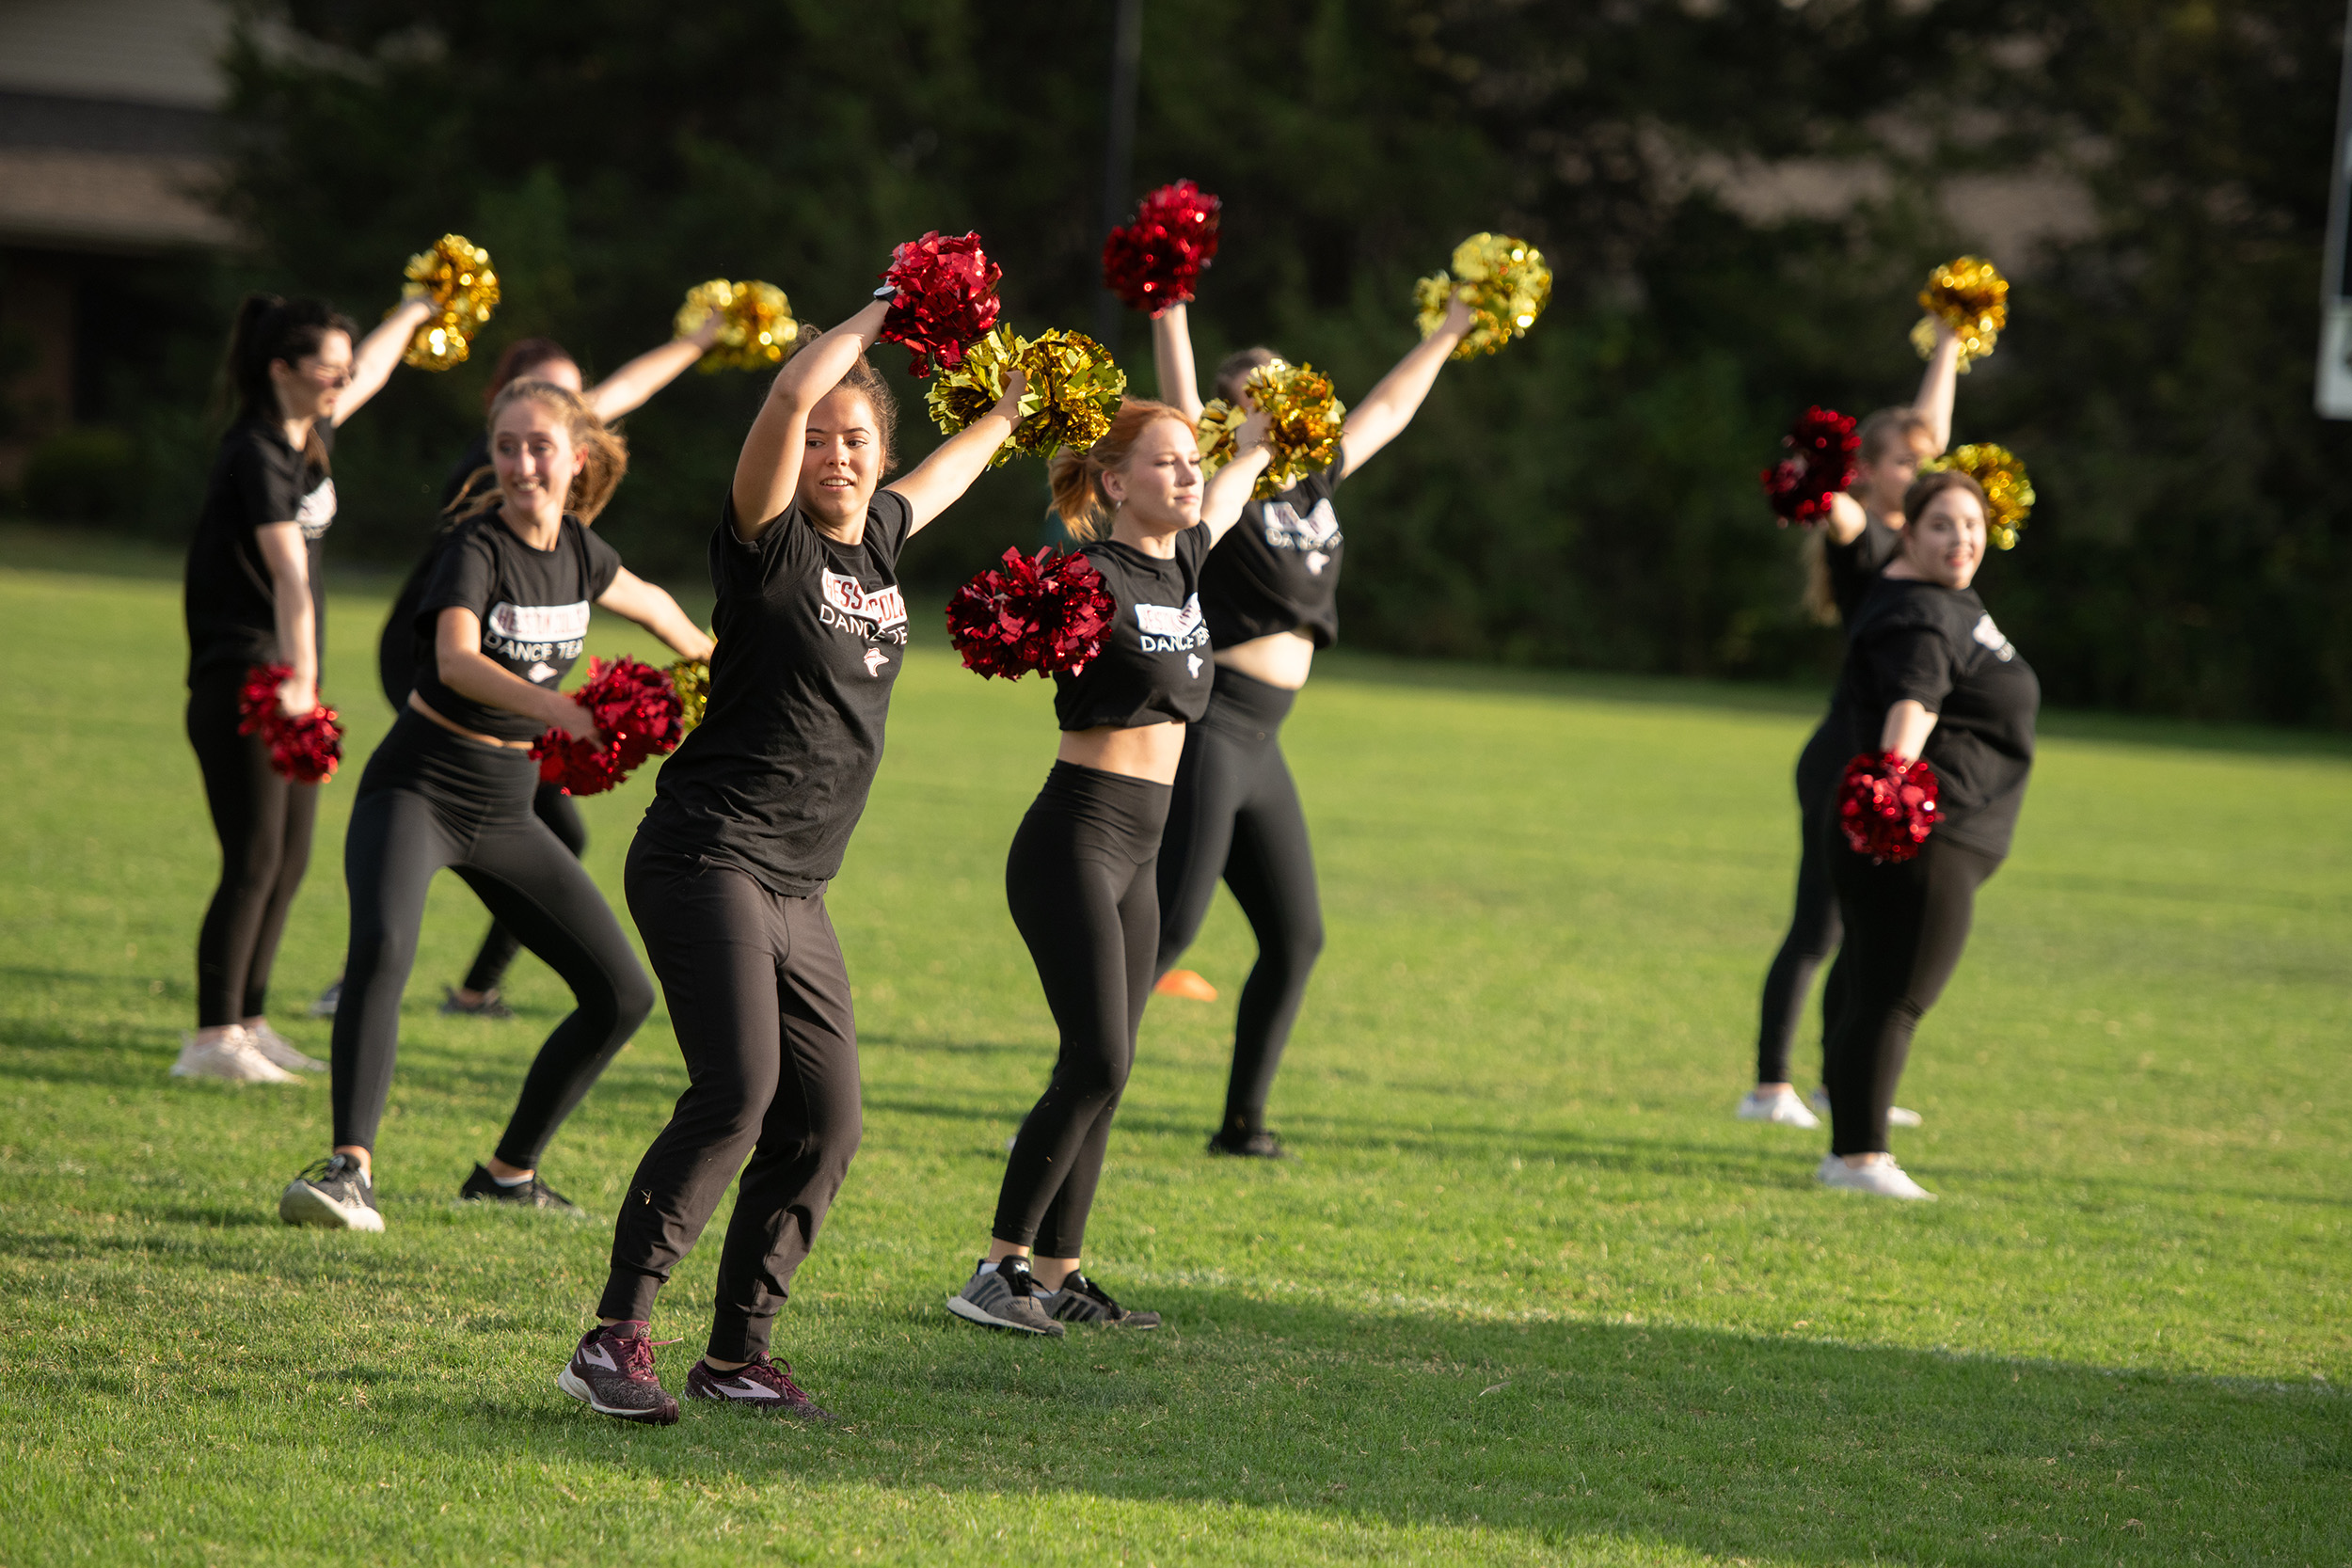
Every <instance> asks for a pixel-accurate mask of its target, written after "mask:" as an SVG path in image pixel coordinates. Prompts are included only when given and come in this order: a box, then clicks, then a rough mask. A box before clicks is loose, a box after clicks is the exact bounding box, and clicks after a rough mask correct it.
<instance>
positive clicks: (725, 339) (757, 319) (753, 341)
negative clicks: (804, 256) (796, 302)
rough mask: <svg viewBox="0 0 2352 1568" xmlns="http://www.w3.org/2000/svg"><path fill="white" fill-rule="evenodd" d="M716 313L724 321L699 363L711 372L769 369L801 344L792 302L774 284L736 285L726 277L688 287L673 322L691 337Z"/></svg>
mask: <svg viewBox="0 0 2352 1568" xmlns="http://www.w3.org/2000/svg"><path fill="white" fill-rule="evenodd" d="M714 313H715V314H717V315H718V316H720V317H721V318H722V319H723V324H724V325H722V326H721V327H720V328H719V335H718V336H717V337H716V338H713V339H712V340H711V341H710V346H709V347H708V348H707V349H705V350H704V351H703V356H702V357H701V358H700V359H698V360H696V361H695V364H696V365H698V366H700V367H701V369H702V370H703V371H704V372H706V373H708V372H717V371H758V370H765V369H767V368H768V367H769V366H771V365H781V364H783V363H784V362H785V361H786V360H787V359H789V358H791V357H792V351H793V350H795V349H797V348H799V347H800V346H801V324H800V323H799V322H796V321H794V320H793V319H792V302H791V301H790V300H788V299H787V298H785V297H784V291H783V290H782V289H779V288H777V287H776V286H775V285H774V284H773V283H762V282H759V281H757V280H756V279H754V280H751V281H747V282H742V283H732V282H729V281H728V280H727V279H725V278H723V277H714V278H712V279H711V280H710V281H709V282H707V283H697V284H695V285H694V286H693V287H692V288H691V289H689V290H687V291H686V303H685V304H683V305H681V306H679V307H678V308H677V317H676V319H675V321H674V322H673V323H672V326H673V328H674V329H675V332H676V333H677V335H678V336H679V337H681V338H688V337H691V336H692V335H693V334H694V333H696V332H697V331H699V330H701V328H702V325H703V323H705V322H707V321H708V320H709V319H710V317H711V316H712V315H713V314H714Z"/></svg>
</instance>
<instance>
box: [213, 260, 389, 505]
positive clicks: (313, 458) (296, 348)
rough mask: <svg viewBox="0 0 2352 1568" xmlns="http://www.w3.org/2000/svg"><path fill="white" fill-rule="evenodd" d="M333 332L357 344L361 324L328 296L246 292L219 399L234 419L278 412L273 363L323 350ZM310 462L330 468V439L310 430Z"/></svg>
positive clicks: (242, 421)
mask: <svg viewBox="0 0 2352 1568" xmlns="http://www.w3.org/2000/svg"><path fill="white" fill-rule="evenodd" d="M329 332H340V333H342V335H343V336H344V337H346V338H349V339H351V340H352V341H353V342H354V343H355V344H356V343H357V342H358V337H359V328H358V325H355V324H354V323H353V321H352V319H351V318H350V317H349V316H346V315H344V314H343V313H342V311H340V310H338V309H335V308H334V307H333V306H331V305H329V304H327V303H326V301H325V300H318V299H281V298H279V297H278V295H276V294H262V293H253V294H247V295H246V296H245V298H244V299H242V300H240V301H238V303H237V314H236V317H235V319H234V321H233V322H232V323H231V324H230V328H229V350H228V352H227V353H226V354H225V355H223V356H222V357H221V363H220V383H219V385H220V391H221V393H222V394H223V396H222V398H221V399H220V401H222V402H225V403H228V404H230V405H231V406H232V407H233V408H234V409H235V411H236V416H235V417H236V422H237V423H239V424H247V423H250V422H252V421H254V420H275V419H278V418H279V417H280V413H281V410H280V409H279V407H278V388H276V387H275V386H274V385H272V384H271V382H270V378H269V368H270V366H271V365H273V364H275V363H276V362H277V361H278V360H280V359H282V360H284V361H285V362H286V363H287V364H288V365H289V366H291V365H293V364H294V361H296V360H297V359H303V358H307V357H309V356H310V355H313V354H316V353H317V352H318V351H319V344H321V343H322V342H324V341H326V335H327V334H328V333H329ZM302 454H303V456H304V457H305V458H306V459H307V460H308V462H309V466H310V467H311V468H312V469H314V470H316V471H317V472H320V473H325V472H326V442H325V441H323V440H321V439H320V438H319V436H318V432H317V431H315V430H313V431H312V432H311V433H310V444H309V445H307V446H306V447H304V448H303V453H302Z"/></svg>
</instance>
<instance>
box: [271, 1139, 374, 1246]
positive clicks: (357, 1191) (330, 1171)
mask: <svg viewBox="0 0 2352 1568" xmlns="http://www.w3.org/2000/svg"><path fill="white" fill-rule="evenodd" d="M278 1218H279V1219H281V1220H284V1221H285V1222H286V1223H287V1224H288V1225H315V1226H320V1227H325V1228H326V1229H328V1230H381V1229H383V1228H384V1216H383V1215H382V1214H381V1213H379V1212H377V1211H376V1207H375V1186H374V1184H373V1182H371V1181H370V1180H368V1173H367V1171H366V1169H365V1168H364V1167H362V1166H361V1165H360V1164H359V1162H358V1161H357V1160H355V1159H353V1158H352V1157H351V1156H350V1155H348V1154H330V1155H328V1156H327V1157H326V1159H324V1160H321V1161H320V1162H319V1163H318V1164H314V1165H311V1166H310V1167H309V1168H308V1169H306V1170H305V1171H303V1173H302V1174H301V1175H300V1176H297V1177H295V1178H294V1180H292V1181H289V1182H287V1183H286V1190H285V1191H284V1192H282V1193H280V1194H278Z"/></svg>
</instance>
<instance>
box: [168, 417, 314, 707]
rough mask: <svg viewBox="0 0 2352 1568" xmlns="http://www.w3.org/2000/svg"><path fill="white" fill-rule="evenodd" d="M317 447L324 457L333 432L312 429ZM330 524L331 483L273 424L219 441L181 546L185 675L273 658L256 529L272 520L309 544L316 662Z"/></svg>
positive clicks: (242, 429) (269, 595)
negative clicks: (192, 534) (296, 529)
mask: <svg viewBox="0 0 2352 1568" xmlns="http://www.w3.org/2000/svg"><path fill="white" fill-rule="evenodd" d="M314 428H315V430H316V431H317V435H318V440H319V445H320V447H321V449H322V450H323V451H333V450H334V445H335V431H334V427H333V426H331V425H329V424H327V423H326V421H324V420H322V421H320V422H319V424H318V425H316V426H315V427H314ZM334 521H335V481H334V480H333V479H332V478H330V477H329V476H328V474H327V472H326V469H325V468H323V467H321V468H313V467H310V463H309V461H308V460H307V459H306V458H305V457H304V456H303V454H302V453H301V452H299V451H295V450H294V448H292V447H290V446H288V445H287V444H286V432H285V427H284V426H283V425H281V424H279V423H278V421H276V420H252V421H249V422H246V423H243V424H239V425H238V426H236V428H234V429H233V430H231V431H230V432H229V434H228V435H226V436H222V437H221V441H220V452H219V454H218V455H217V456H215V458H214V459H213V472H212V477H211V478H210V479H208V480H207V481H206V482H205V485H204V507H203V510H202V511H201V512H199V514H198V515H197V519H196V539H195V541H194V542H193V543H192V544H190V545H189V546H188V567H187V586H186V594H185V602H186V612H187V623H188V678H189V679H190V680H194V679H195V678H196V676H197V675H198V674H199V673H202V672H205V671H209V670H215V669H220V668H224V667H226V668H231V669H237V670H244V669H246V668H248V667H249V666H252V665H256V664H273V663H276V662H277V661H278V610H277V606H278V594H277V588H276V584H275V581H274V580H273V579H272V578H271V577H270V571H269V562H266V561H264V560H262V543H261V540H260V538H259V536H258V533H257V531H258V530H261V529H263V528H266V527H268V526H269V525H271V524H272V523H294V524H297V525H298V526H300V528H301V530H302V537H303V540H304V543H305V544H306V546H308V554H309V556H310V609H311V612H312V615H313V618H314V621H315V624H316V626H317V627H318V657H319V659H320V662H321V663H322V664H323V663H324V662H325V661H326V574H325V573H324V572H323V571H321V570H320V565H321V562H320V545H319V541H320V540H322V539H324V538H325V537H326V531H327V529H328V528H329V527H331V526H332V525H333V524H334Z"/></svg>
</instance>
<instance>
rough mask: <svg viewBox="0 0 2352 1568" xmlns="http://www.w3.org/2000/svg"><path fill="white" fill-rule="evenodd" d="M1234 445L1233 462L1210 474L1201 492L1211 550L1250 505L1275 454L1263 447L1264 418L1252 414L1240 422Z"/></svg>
mask: <svg viewBox="0 0 2352 1568" xmlns="http://www.w3.org/2000/svg"><path fill="white" fill-rule="evenodd" d="M1234 444H1235V448H1236V450H1235V451H1234V454H1233V459H1232V462H1230V463H1228V464H1226V465H1225V467H1222V468H1219V469H1218V470H1217V471H1216V472H1215V473H1213V474H1211V475H1210V476H1209V483H1208V486H1207V488H1205V489H1204V490H1202V491H1201V492H1200V526H1201V527H1202V528H1205V529H1207V530H1208V531H1209V547H1210V548H1212V549H1215V548H1216V544H1217V541H1218V540H1220V539H1223V538H1224V537H1225V531H1226V530H1227V529H1229V528H1232V526H1233V524H1234V523H1235V522H1236V521H1237V520H1238V519H1239V518H1240V516H1241V509H1242V508H1243V507H1245V506H1247V505H1248V504H1249V491H1250V487H1251V486H1253V485H1255V484H1256V483H1258V476H1259V475H1260V474H1262V473H1263V472H1265V466H1266V464H1267V463H1269V462H1271V461H1272V460H1273V457H1274V453H1273V452H1272V451H1270V450H1269V449H1268V448H1267V446H1266V444H1265V416H1264V415H1263V414H1252V415H1250V416H1249V418H1248V419H1246V420H1242V422H1241V429H1240V430H1238V431H1236V432H1235V433H1234Z"/></svg>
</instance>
